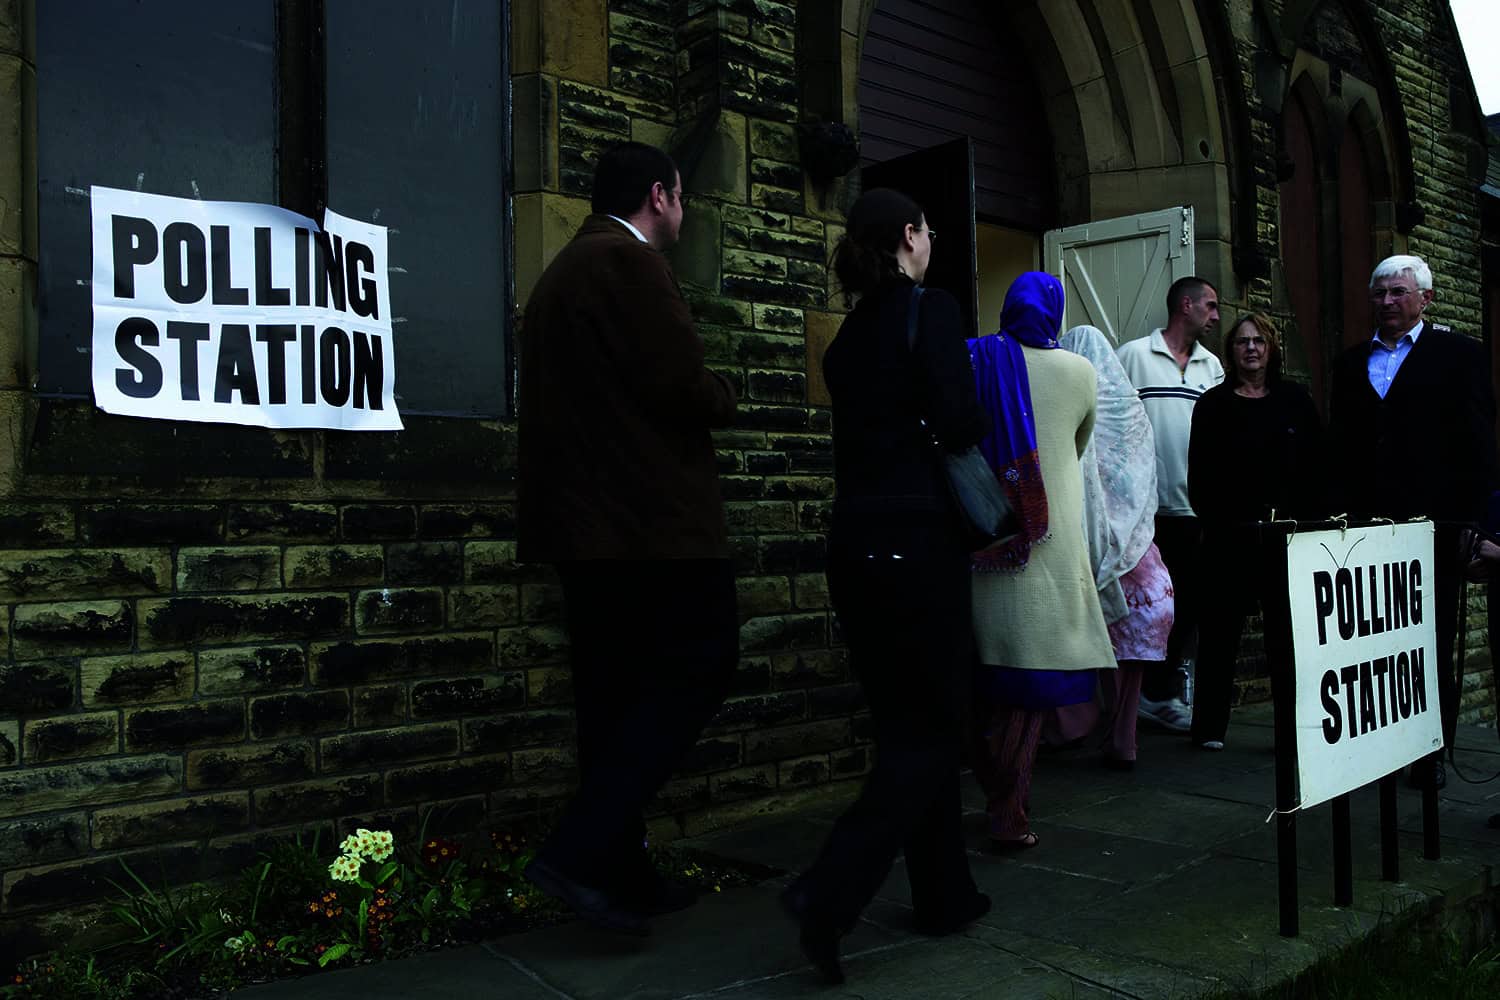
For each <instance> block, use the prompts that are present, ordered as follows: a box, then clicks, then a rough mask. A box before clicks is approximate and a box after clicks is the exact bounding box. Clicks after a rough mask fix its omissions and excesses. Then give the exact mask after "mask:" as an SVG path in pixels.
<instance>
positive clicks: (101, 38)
mask: <svg viewBox="0 0 1500 1000" xmlns="http://www.w3.org/2000/svg"><path fill="white" fill-rule="evenodd" d="M36 6H37V73H38V93H37V108H38V134H39V141H38V194H39V227H40V242H41V261H40V268H39V272H40V289H39V316H40V337H39V345H38V383H37V386H38V389H39V391H41V392H42V393H44V394H48V395H59V396H71V397H81V398H88V397H89V396H90V381H89V346H90V341H91V330H90V291H89V287H88V284H87V282H88V278H89V275H90V271H91V252H90V228H89V199H88V188H89V186H90V185H93V184H99V185H103V186H106V187H117V188H124V189H126V190H142V191H149V192H152V193H156V194H167V195H174V196H178V197H186V198H194V197H196V198H203V199H205V200H214V201H254V202H269V203H278V204H282V205H285V206H286V207H288V208H291V209H294V210H296V211H300V212H305V213H308V214H311V215H314V216H317V215H320V214H321V212H322V208H323V205H324V204H325V203H326V204H327V205H328V206H329V207H331V208H332V209H333V210H334V211H336V212H339V213H341V214H343V215H347V216H351V217H353V218H357V219H363V220H367V221H371V222H377V223H379V224H381V225H384V226H387V227H388V228H389V233H390V241H389V246H390V264H391V306H392V312H393V314H394V315H393V317H392V319H393V321H394V323H395V327H394V334H395V339H396V359H397V361H396V396H397V399H398V401H399V403H400V406H401V410H402V412H403V413H407V414H413V415H416V414H444V415H456V416H490V417H492V416H500V415H503V414H505V413H507V412H508V410H509V402H508V400H509V392H508V388H507V387H508V383H509V381H510V379H509V366H508V363H507V360H506V359H507V345H506V336H507V331H508V329H509V305H508V303H509V302H510V301H511V294H510V291H509V284H510V279H509V274H510V271H511V267H510V259H509V256H510V253H509V246H510V239H509V200H508V180H509V178H508V166H507V164H508V162H509V154H508V150H507V137H508V133H507V124H508V115H507V111H508V107H507V95H508V90H507V79H508V72H509V71H508V68H507V66H506V65H505V58H506V52H507V50H508V47H509V41H508V39H507V38H506V37H505V29H506V24H507V22H508V14H507V10H506V6H507V5H506V4H505V3H504V0H450V2H447V3H442V4H429V3H410V2H406V0H261V2H258V3H252V2H241V3H233V4H207V3H201V2H199V0H149V2H137V3H111V4H97V5H90V6H89V8H88V13H87V15H80V14H79V13H78V9H77V8H76V7H74V6H73V5H69V4H57V3H43V4H37V5H36Z"/></svg>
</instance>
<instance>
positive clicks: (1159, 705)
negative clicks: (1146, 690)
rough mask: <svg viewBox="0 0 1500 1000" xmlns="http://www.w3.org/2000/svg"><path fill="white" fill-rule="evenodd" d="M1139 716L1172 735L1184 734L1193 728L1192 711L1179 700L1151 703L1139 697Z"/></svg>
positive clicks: (1169, 699) (1170, 699)
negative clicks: (1172, 733)
mask: <svg viewBox="0 0 1500 1000" xmlns="http://www.w3.org/2000/svg"><path fill="white" fill-rule="evenodd" d="M1140 714H1141V718H1143V719H1146V720H1147V721H1149V722H1154V723H1156V724H1157V725H1158V726H1161V727H1162V728H1163V729H1169V730H1171V731H1172V732H1174V733H1185V732H1188V731H1189V730H1190V729H1192V728H1193V710H1192V709H1191V708H1189V707H1188V706H1187V705H1186V704H1185V703H1184V702H1183V700H1182V699H1181V698H1168V699H1167V700H1166V701H1152V700H1151V699H1150V698H1147V697H1146V696H1145V695H1141V712H1140Z"/></svg>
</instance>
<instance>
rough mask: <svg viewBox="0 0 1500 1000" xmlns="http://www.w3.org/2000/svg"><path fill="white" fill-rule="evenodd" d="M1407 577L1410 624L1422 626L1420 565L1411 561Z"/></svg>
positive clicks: (1415, 561)
mask: <svg viewBox="0 0 1500 1000" xmlns="http://www.w3.org/2000/svg"><path fill="white" fill-rule="evenodd" d="M1407 576H1408V578H1409V579H1410V581H1411V623H1412V624H1413V625H1420V624H1422V564H1421V563H1420V562H1418V561H1417V560H1415V559H1413V560H1412V561H1411V569H1410V570H1409V571H1408V572H1407Z"/></svg>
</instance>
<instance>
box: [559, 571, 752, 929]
mask: <svg viewBox="0 0 1500 1000" xmlns="http://www.w3.org/2000/svg"><path fill="white" fill-rule="evenodd" d="M557 568H558V575H559V576H560V577H561V579H562V588H563V601H564V603H565V615H566V619H567V625H568V634H569V642H570V644H571V649H572V666H573V699H574V707H575V711H576V713H577V720H578V769H579V787H578V793H577V795H576V796H575V798H574V799H573V801H572V803H571V804H570V805H569V806H568V808H567V809H566V811H565V812H564V813H563V816H562V819H561V821H560V822H559V823H558V826H557V829H556V831H555V832H554V833H553V835H552V836H551V837H550V838H549V839H548V841H547V843H546V844H545V845H544V847H543V848H542V850H541V852H540V857H541V858H542V859H543V860H545V861H546V862H547V863H548V864H550V865H552V866H553V867H554V868H556V869H557V870H559V871H561V872H563V873H564V874H565V875H567V876H569V877H570V878H573V879H574V880H576V881H578V882H581V883H583V884H584V885H588V886H591V887H594V888H598V889H603V890H606V891H609V892H613V893H616V894H618V895H619V896H621V897H622V898H624V899H626V900H628V899H629V898H630V897H631V896H632V895H635V894H637V893H639V892H641V891H649V886H650V884H651V883H652V882H653V881H654V879H655V875H654V873H653V871H652V869H651V866H650V862H649V859H648V858H647V855H646V851H645V849H644V840H645V825H644V823H643V822H642V819H641V813H642V810H643V809H644V808H645V807H646V806H647V805H648V804H649V803H650V802H651V800H652V799H653V798H654V797H655V795H656V793H657V792H658V791H659V790H660V789H661V786H662V785H663V784H664V783H665V782H666V780H667V778H669V777H670V776H671V774H672V771H673V770H674V769H675V768H676V767H677V765H678V764H679V763H680V762H681V761H682V758H683V757H684V756H685V755H686V754H687V752H688V751H689V750H690V749H692V747H693V744H694V743H695V742H697V739H698V735H699V733H701V732H702V730H703V727H704V725H706V724H707V723H708V720H709V719H711V718H713V716H714V714H715V713H716V712H718V710H719V707H720V705H721V704H722V703H723V700H724V695H725V693H726V692H727V691H728V689H729V685H730V682H731V680H732V678H733V676H734V668H735V664H736V662H737V660H738V657H739V621H738V617H737V612H736V607H735V586H734V569H733V566H732V565H731V563H730V562H729V560H727V559H653V560H591V561H580V562H569V563H561V564H559V565H558V567H557Z"/></svg>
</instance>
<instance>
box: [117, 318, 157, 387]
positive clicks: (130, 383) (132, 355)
mask: <svg viewBox="0 0 1500 1000" xmlns="http://www.w3.org/2000/svg"><path fill="white" fill-rule="evenodd" d="M160 342H161V340H160V337H159V335H158V334H157V330H156V324H155V323H153V322H151V321H150V320H149V319H145V318H144V317H141V316H132V317H130V318H129V319H125V320H121V321H120V325H119V326H118V327H116V328H115V353H116V354H118V355H119V356H120V360H121V361H123V362H125V363H126V364H127V365H130V366H131V367H130V368H116V369H115V388H117V389H119V390H120V391H121V392H123V393H124V394H125V395H127V396H130V397H131V398H132V399H150V398H151V397H152V396H155V395H156V394H157V393H159V392H161V381H162V379H161V362H159V361H157V360H156V357H155V355H153V354H152V353H151V352H150V351H148V350H146V349H145V348H147V347H155V346H156V345H157V344H159V343H160Z"/></svg>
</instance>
